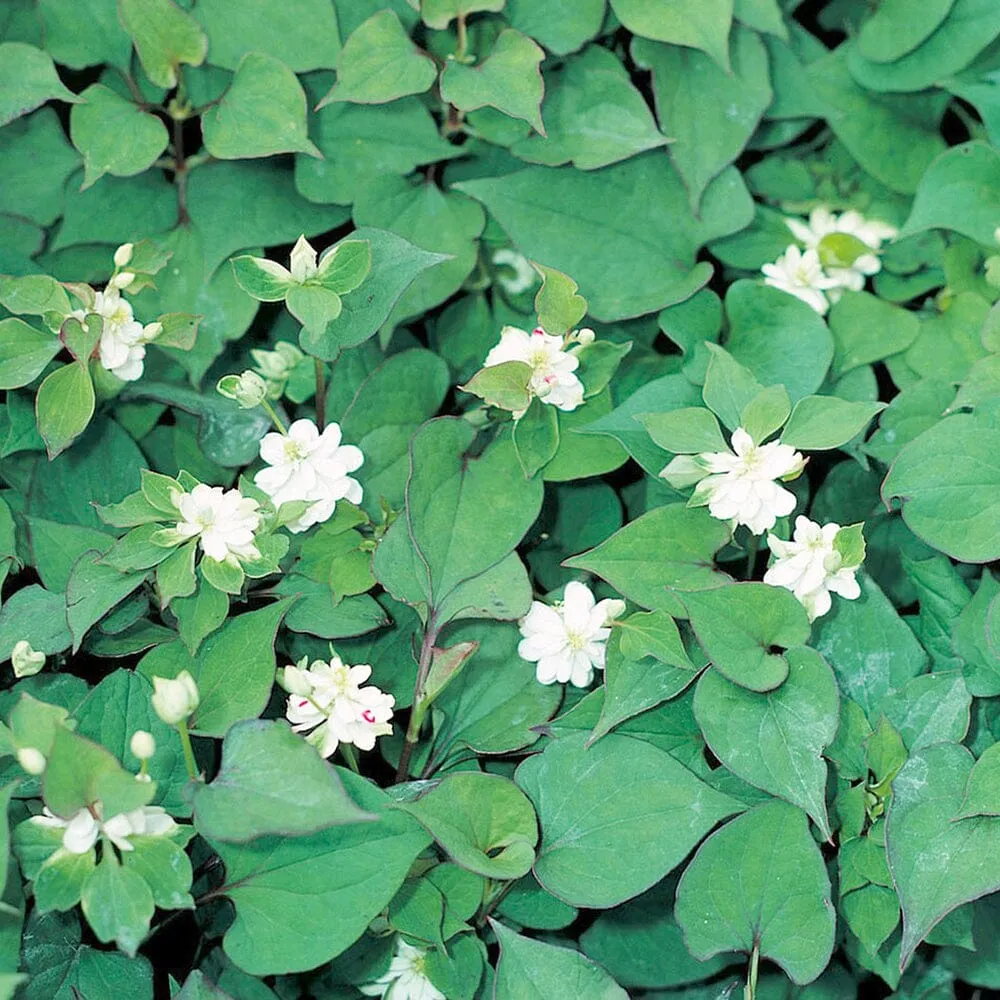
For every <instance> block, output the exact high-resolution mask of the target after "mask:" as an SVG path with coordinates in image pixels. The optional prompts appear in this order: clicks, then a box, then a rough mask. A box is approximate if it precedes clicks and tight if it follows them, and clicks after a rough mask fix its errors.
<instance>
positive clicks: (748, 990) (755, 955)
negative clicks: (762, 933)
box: [743, 944, 760, 1000]
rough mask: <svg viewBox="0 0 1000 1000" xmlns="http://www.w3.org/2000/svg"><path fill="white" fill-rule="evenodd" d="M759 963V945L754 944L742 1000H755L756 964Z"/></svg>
mask: <svg viewBox="0 0 1000 1000" xmlns="http://www.w3.org/2000/svg"><path fill="white" fill-rule="evenodd" d="M759 964H760V945H758V944H754V946H753V951H752V952H751V953H750V970H749V971H748V973H747V984H746V986H745V987H744V990H743V997H744V1000H755V998H756V996H757V966H758V965H759Z"/></svg>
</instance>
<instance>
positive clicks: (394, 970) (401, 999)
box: [358, 937, 447, 1000]
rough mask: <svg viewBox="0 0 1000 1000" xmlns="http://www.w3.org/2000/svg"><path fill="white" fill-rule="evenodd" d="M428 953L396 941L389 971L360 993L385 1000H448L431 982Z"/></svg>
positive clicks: (362, 986)
mask: <svg viewBox="0 0 1000 1000" xmlns="http://www.w3.org/2000/svg"><path fill="white" fill-rule="evenodd" d="M426 962H427V953H426V952H425V951H421V950H420V949H419V948H414V947H413V945H409V944H407V943H406V942H405V941H404V940H403V939H402V938H401V937H397V938H396V953H395V954H394V955H393V957H392V962H391V963H390V964H389V969H388V971H387V972H386V973H385V974H384V975H382V976H379V978H378V979H376V980H374V981H373V982H370V983H364V984H362V985H361V986H359V987H358V989H359V990H360V991H361V992H362V993H363V994H364V995H365V996H366V997H381V998H382V1000H447V998H446V997H445V995H444V994H443V993H442V992H441V991H440V990H439V989H438V988H437V987H436V986H435V985H434V984H433V983H432V982H431V981H430V979H428V978H427V971H426Z"/></svg>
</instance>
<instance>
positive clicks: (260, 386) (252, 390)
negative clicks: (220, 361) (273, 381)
mask: <svg viewBox="0 0 1000 1000" xmlns="http://www.w3.org/2000/svg"><path fill="white" fill-rule="evenodd" d="M215 389H216V392H218V393H219V395H220V396H225V397H226V399H234V400H236V402H237V403H239V404H240V406H241V407H243V409H244V410H252V409H253V408H254V407H255V406H260V404H261V402H263V400H264V398H265V397H266V396H267V383H266V382H265V381H264V380H263V379H262V378H261V377H260V376H259V375H258V374H257V373H256V372H254V371H250V369H249V368H248V369H247V370H246V371H245V372H243V374H242V375H223V376H222V378H220V379H219V382H218V384H217V385H216V387H215Z"/></svg>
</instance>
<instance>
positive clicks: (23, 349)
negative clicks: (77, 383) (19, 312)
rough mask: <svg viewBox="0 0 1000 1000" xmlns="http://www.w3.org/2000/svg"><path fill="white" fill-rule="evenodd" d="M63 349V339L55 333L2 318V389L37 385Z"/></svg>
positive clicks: (0, 340) (0, 346) (0, 380)
mask: <svg viewBox="0 0 1000 1000" xmlns="http://www.w3.org/2000/svg"><path fill="white" fill-rule="evenodd" d="M4 304H5V305H6V302H5V303H4ZM8 308H10V307H9V306H8ZM61 350H62V344H61V343H60V341H59V338H58V337H55V336H53V335H52V334H51V333H48V332H45V331H42V330H37V329H35V327H33V326H30V325H29V324H27V323H25V322H24V320H22V319H14V318H12V317H11V318H8V319H0V389H17V388H19V387H20V386H22V385H27V384H28V383H29V382H33V381H34V380H35V379H36V378H38V376H39V375H41V373H42V372H43V371H44V370H45V366H46V365H47V364H48V363H49V362H50V361H51V360H52V359H53V358H54V357H55V356H56V355H57V354H58V353H59V352H60V351H61Z"/></svg>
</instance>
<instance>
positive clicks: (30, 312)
mask: <svg viewBox="0 0 1000 1000" xmlns="http://www.w3.org/2000/svg"><path fill="white" fill-rule="evenodd" d="M35 117H37V116H34V117H33V118H32V119H31V121H34V118H35ZM0 134H2V133H0ZM0 304H2V305H3V307H4V308H5V309H6V310H7V311H8V312H12V313H14V314H15V315H18V316H23V315H27V316H45V314H46V313H49V312H57V313H62V314H64V315H65V314H66V313H68V312H70V304H69V296H68V295H67V294H66V292H65V291H64V290H63V287H62V285H60V284H59V282H58V281H56V280H55V278H50V277H49V276H48V275H47V274H25V275H23V276H22V277H20V278H8V277H6V276H4V275H0Z"/></svg>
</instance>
